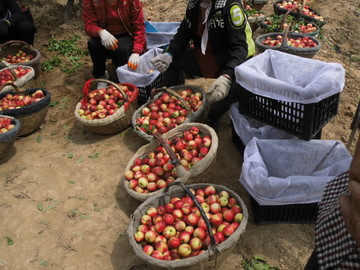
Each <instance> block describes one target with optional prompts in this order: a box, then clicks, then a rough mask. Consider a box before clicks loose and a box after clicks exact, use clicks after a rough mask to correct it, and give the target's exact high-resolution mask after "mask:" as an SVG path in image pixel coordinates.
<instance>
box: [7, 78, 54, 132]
mask: <svg viewBox="0 0 360 270" xmlns="http://www.w3.org/2000/svg"><path fill="white" fill-rule="evenodd" d="M9 84H11V86H12V87H13V88H14V89H15V90H14V91H7V92H1V91H0V92H1V93H0V100H1V99H2V98H4V97H5V96H6V94H8V93H11V94H29V95H31V94H33V93H35V92H36V91H37V90H41V91H42V92H43V93H44V98H43V99H41V100H40V101H38V102H36V103H33V104H30V105H27V106H24V107H21V108H18V109H8V110H4V111H1V112H0V114H3V115H9V116H13V117H15V118H16V119H18V120H19V121H20V124H21V128H20V132H19V134H18V136H22V135H26V134H29V133H31V132H33V131H35V130H36V129H38V128H39V127H40V126H41V125H42V124H43V123H44V121H45V117H46V115H47V112H48V110H49V106H48V105H49V103H50V100H51V94H50V92H48V91H47V90H45V89H42V88H28V89H26V90H20V89H19V88H18V87H17V86H16V85H15V84H12V83H9ZM6 85H7V84H5V85H4V86H6Z"/></svg>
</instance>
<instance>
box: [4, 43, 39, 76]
mask: <svg viewBox="0 0 360 270" xmlns="http://www.w3.org/2000/svg"><path fill="white" fill-rule="evenodd" d="M19 50H22V51H23V52H26V53H27V54H29V55H32V56H33V59H31V60H30V61H28V62H20V63H18V64H16V65H23V66H31V67H32V68H33V69H34V71H35V78H37V77H39V75H40V72H41V65H40V59H41V54H40V52H39V51H38V50H36V49H34V48H33V47H32V46H31V45H29V44H28V43H26V42H24V41H22V40H10V41H8V42H5V43H4V44H1V45H0V58H5V57H6V56H7V55H9V54H11V55H14V54H16V53H17V52H18V51H19ZM4 67H5V66H4V64H0V68H4Z"/></svg>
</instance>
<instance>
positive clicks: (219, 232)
mask: <svg viewBox="0 0 360 270" xmlns="http://www.w3.org/2000/svg"><path fill="white" fill-rule="evenodd" d="M190 191H191V192H192V193H193V194H194V196H195V198H196V199H197V201H198V202H199V203H200V205H201V208H202V209H203V210H204V212H205V214H206V217H207V219H208V220H209V221H210V224H211V232H212V234H213V236H214V239H215V243H216V244H220V243H222V242H223V241H226V239H227V238H228V237H230V236H231V235H232V234H233V233H234V232H235V231H236V229H237V228H238V227H239V225H240V223H241V220H242V218H243V213H242V209H241V207H240V205H239V204H238V202H237V200H236V199H235V198H234V197H231V195H230V194H229V192H227V191H225V190H223V191H221V192H217V191H216V189H215V187H214V186H213V185H209V186H206V187H205V188H199V189H196V190H194V189H190ZM139 223H140V224H139V226H138V227H137V231H136V232H135V233H134V239H135V241H136V242H137V243H140V244H141V246H142V250H143V252H145V253H146V254H147V255H149V256H151V257H153V258H156V259H160V260H169V261H171V260H178V259H186V258H189V257H193V256H197V255H199V254H201V253H203V252H205V250H206V249H207V248H208V247H209V245H210V244H211V241H210V239H211V238H210V236H209V233H208V228H207V225H206V223H205V220H204V218H203V217H202V215H201V213H200V210H199V209H198V208H197V207H196V205H195V204H194V201H193V200H192V199H191V197H190V196H184V197H172V198H171V200H170V202H169V203H167V204H165V205H160V206H158V207H154V206H150V207H149V208H148V209H147V211H146V213H145V214H144V215H143V216H142V217H141V219H140V222H139Z"/></svg>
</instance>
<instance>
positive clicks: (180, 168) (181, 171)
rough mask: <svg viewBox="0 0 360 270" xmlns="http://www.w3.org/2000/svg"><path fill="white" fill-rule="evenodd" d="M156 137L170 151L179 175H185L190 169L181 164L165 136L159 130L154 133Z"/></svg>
mask: <svg viewBox="0 0 360 270" xmlns="http://www.w3.org/2000/svg"><path fill="white" fill-rule="evenodd" d="M153 136H154V138H155V139H156V140H157V141H158V142H159V143H160V144H161V145H162V146H163V147H164V148H165V150H166V152H168V154H169V156H170V158H171V161H170V162H171V164H174V166H175V168H176V172H177V174H178V176H180V177H182V176H184V175H185V174H186V173H187V172H188V171H187V170H186V169H185V168H184V166H182V165H181V164H180V161H179V159H178V158H177V156H176V154H175V152H174V151H173V150H172V148H171V147H170V145H169V144H168V143H167V141H166V140H165V138H164V137H163V136H161V135H160V133H159V132H156V133H154V134H153Z"/></svg>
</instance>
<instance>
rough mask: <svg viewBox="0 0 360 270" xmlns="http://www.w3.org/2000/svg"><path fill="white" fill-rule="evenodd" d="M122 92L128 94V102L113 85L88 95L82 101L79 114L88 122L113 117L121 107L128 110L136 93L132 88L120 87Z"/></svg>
mask: <svg viewBox="0 0 360 270" xmlns="http://www.w3.org/2000/svg"><path fill="white" fill-rule="evenodd" d="M119 87H120V88H121V90H123V92H124V93H125V94H126V96H127V101H126V102H125V99H124V97H123V95H122V93H121V92H120V91H119V90H118V89H117V88H116V87H115V86H113V85H109V86H108V87H107V88H105V89H98V90H95V91H92V92H90V93H88V94H87V96H86V97H85V98H84V99H83V100H82V101H81V107H80V109H79V110H78V111H77V113H78V114H79V115H80V116H81V117H82V118H84V119H86V120H94V119H103V118H105V117H108V116H110V115H113V114H114V113H115V112H116V111H117V110H118V109H119V108H120V107H121V106H124V107H125V110H127V109H128V108H129V107H130V105H131V102H130V101H129V100H132V98H131V97H132V95H133V94H134V93H135V92H134V89H133V88H132V87H128V86H126V85H119Z"/></svg>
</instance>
